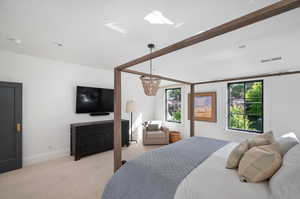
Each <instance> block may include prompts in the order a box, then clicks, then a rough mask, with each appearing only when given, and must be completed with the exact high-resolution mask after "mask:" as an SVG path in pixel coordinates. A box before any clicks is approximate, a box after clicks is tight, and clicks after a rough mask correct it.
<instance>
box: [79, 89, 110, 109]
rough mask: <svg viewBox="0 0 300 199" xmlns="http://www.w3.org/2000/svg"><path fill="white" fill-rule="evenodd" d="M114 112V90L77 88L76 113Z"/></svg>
mask: <svg viewBox="0 0 300 199" xmlns="http://www.w3.org/2000/svg"><path fill="white" fill-rule="evenodd" d="M102 112H114V90H113V89H106V88H92V87H82V86H77V96H76V113H102Z"/></svg>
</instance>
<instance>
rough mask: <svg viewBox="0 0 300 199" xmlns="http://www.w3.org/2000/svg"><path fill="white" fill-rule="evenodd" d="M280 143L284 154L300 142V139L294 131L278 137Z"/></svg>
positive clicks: (281, 151)
mask: <svg viewBox="0 0 300 199" xmlns="http://www.w3.org/2000/svg"><path fill="white" fill-rule="evenodd" d="M276 141H277V142H278V143H279V145H280V153H281V155H282V156H284V155H285V154H286V153H287V152H288V151H289V150H290V149H291V148H293V147H294V146H295V145H297V144H299V141H298V139H297V137H296V135H295V134H294V133H288V134H285V135H283V136H281V137H279V138H277V139H276Z"/></svg>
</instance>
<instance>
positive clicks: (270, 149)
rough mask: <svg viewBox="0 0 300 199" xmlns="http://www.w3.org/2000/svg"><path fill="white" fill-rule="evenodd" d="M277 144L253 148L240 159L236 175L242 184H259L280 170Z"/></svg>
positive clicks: (279, 155)
mask: <svg viewBox="0 0 300 199" xmlns="http://www.w3.org/2000/svg"><path fill="white" fill-rule="evenodd" d="M279 150H280V149H279V144H278V143H273V144H269V145H264V146H258V147H253V148H251V149H250V150H248V151H247V152H246V153H245V154H244V156H243V157H242V159H241V161H240V164H239V170H238V174H239V176H240V179H241V181H242V182H261V181H264V180H267V179H269V178H271V177H272V176H273V175H274V174H275V173H276V171H277V170H278V169H279V168H280V166H281V163H282V157H281V154H280V152H279Z"/></svg>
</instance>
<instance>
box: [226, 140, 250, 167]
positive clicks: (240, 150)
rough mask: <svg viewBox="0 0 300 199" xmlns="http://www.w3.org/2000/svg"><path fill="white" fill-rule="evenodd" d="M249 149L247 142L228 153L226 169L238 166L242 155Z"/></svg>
mask: <svg viewBox="0 0 300 199" xmlns="http://www.w3.org/2000/svg"><path fill="white" fill-rule="evenodd" d="M248 149H249V144H248V140H246V141H244V142H241V143H240V144H239V145H238V146H236V147H235V148H234V149H233V150H232V151H231V153H230V155H229V157H228V159H227V165H226V168H227V169H236V168H238V166H239V163H240V160H241V158H242V157H243V155H244V153H245V152H246V151H247V150H248Z"/></svg>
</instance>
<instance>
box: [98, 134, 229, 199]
mask: <svg viewBox="0 0 300 199" xmlns="http://www.w3.org/2000/svg"><path fill="white" fill-rule="evenodd" d="M227 143H228V142H226V141H221V140H215V139H210V138H205V137H193V138H189V139H185V140H182V141H180V142H177V143H174V144H171V145H168V146H165V147H161V148H159V149H156V150H153V151H150V152H147V153H145V154H143V155H141V156H140V157H138V158H137V159H134V160H132V161H129V162H128V163H126V164H125V165H123V166H122V167H121V168H120V169H119V170H118V171H117V172H116V173H115V175H114V176H113V177H112V178H111V180H110V181H109V182H108V184H107V185H106V188H105V190H104V193H103V195H102V199H173V198H174V195H175V193H176V190H177V187H178V185H179V184H180V183H181V181H182V180H183V179H184V178H185V177H186V176H187V175H188V174H189V173H190V172H191V171H192V170H193V169H195V168H196V167H197V166H198V165H199V164H201V162H203V161H204V160H206V159H207V158H208V157H209V156H210V155H211V154H212V153H214V152H215V151H217V150H218V149H220V148H222V147H223V146H224V145H225V144H227Z"/></svg>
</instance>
